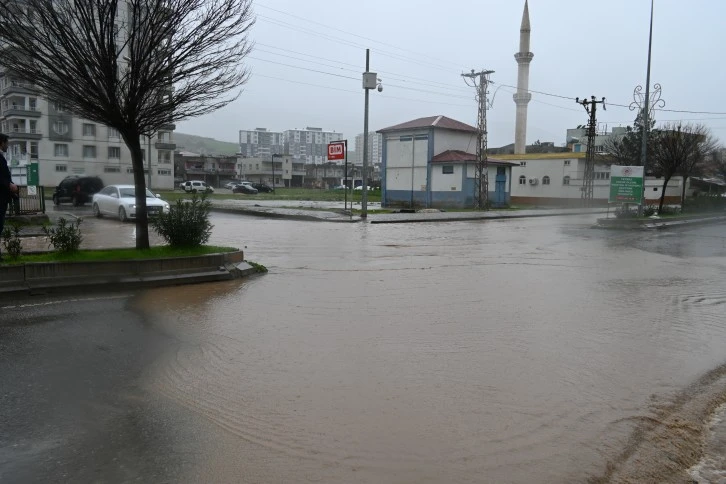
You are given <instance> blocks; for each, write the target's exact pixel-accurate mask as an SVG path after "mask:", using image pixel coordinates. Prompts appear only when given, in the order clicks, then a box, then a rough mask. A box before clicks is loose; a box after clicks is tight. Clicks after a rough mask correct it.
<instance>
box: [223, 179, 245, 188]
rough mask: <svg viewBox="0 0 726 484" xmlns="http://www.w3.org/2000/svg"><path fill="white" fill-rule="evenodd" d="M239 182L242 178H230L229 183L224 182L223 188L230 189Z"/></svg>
mask: <svg viewBox="0 0 726 484" xmlns="http://www.w3.org/2000/svg"><path fill="white" fill-rule="evenodd" d="M240 183H244V182H243V181H242V180H232V181H231V182H229V183H225V184H224V188H226V189H227V190H232V189H233V188H234V187H235V186H236V185H239V184H240Z"/></svg>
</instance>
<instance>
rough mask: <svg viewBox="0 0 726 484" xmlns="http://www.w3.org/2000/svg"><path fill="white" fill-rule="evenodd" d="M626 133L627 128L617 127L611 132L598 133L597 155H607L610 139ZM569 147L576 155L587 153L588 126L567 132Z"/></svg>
mask: <svg viewBox="0 0 726 484" xmlns="http://www.w3.org/2000/svg"><path fill="white" fill-rule="evenodd" d="M626 133H627V128H625V127H616V128H613V129H612V130H611V131H610V132H607V130H604V131H597V132H596V134H595V153H605V152H606V151H607V149H606V146H607V145H606V143H607V141H608V140H609V139H611V138H614V137H615V138H617V137H620V136H624V135H625V134H626ZM567 147H568V148H569V151H572V152H575V153H585V152H587V127H586V126H578V127H577V128H574V129H568V130H567Z"/></svg>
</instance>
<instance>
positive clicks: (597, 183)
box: [497, 152, 683, 207]
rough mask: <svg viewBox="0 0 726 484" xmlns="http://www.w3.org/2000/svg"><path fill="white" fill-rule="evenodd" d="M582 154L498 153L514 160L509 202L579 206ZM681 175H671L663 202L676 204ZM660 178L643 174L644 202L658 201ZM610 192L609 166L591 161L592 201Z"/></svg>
mask: <svg viewBox="0 0 726 484" xmlns="http://www.w3.org/2000/svg"><path fill="white" fill-rule="evenodd" d="M585 157H586V153H583V152H578V153H572V152H571V153H538V154H526V155H498V156H497V158H500V159H502V160H505V161H510V162H514V163H516V166H515V167H514V168H513V169H512V177H513V184H512V203H513V204H522V205H548V206H573V207H574V206H581V204H582V188H583V185H584V184H583V181H584V178H585ZM682 182H683V179H682V177H673V178H672V179H671V180H670V181H669V182H668V187H667V188H666V198H665V201H666V203H680V197H681V187H682V185H681V184H682ZM662 189H663V179H662V178H656V177H647V178H646V180H645V198H646V203H647V204H649V205H650V204H655V203H657V202H658V200H660V196H661V193H662ZM609 194H610V165H607V164H595V178H594V180H593V203H595V204H598V205H607V203H608V197H609Z"/></svg>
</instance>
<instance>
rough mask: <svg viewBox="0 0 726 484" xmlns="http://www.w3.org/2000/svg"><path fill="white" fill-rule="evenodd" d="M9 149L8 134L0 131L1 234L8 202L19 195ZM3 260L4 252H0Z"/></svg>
mask: <svg viewBox="0 0 726 484" xmlns="http://www.w3.org/2000/svg"><path fill="white" fill-rule="evenodd" d="M7 150H8V135H6V134H2V133H0V236H2V233H3V229H4V227H5V213H6V212H7V210H8V203H10V200H12V198H13V197H14V196H17V193H18V186H17V185H16V184H15V183H13V179H12V178H11V177H10V168H8V162H7V160H6V159H5V152H7ZM0 260H2V254H0Z"/></svg>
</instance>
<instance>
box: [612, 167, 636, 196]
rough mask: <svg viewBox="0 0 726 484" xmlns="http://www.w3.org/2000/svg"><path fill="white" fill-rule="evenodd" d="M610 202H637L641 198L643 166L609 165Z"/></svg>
mask: <svg viewBox="0 0 726 484" xmlns="http://www.w3.org/2000/svg"><path fill="white" fill-rule="evenodd" d="M608 200H609V202H610V203H637V204H640V203H641V202H642V200H643V167H642V166H618V165H612V166H611V167H610V197H609V199H608Z"/></svg>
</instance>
